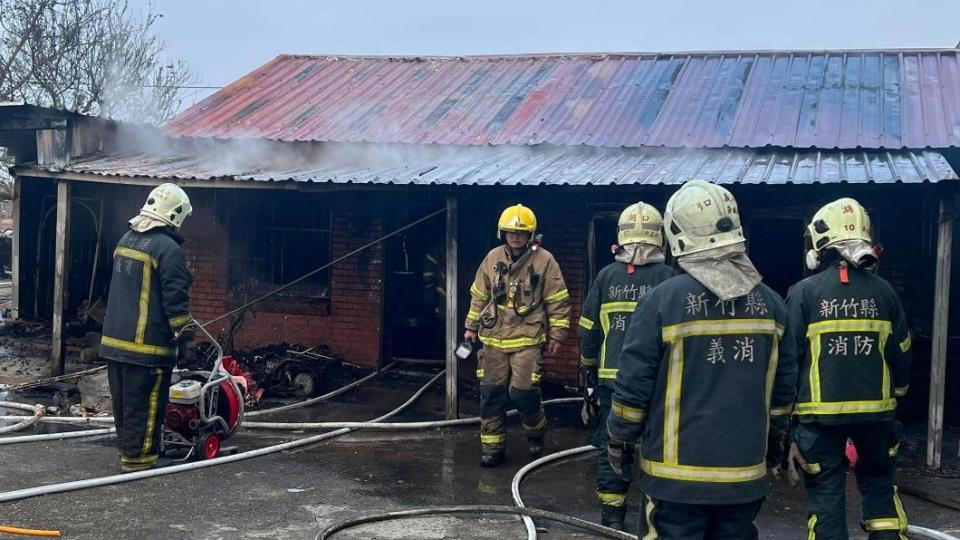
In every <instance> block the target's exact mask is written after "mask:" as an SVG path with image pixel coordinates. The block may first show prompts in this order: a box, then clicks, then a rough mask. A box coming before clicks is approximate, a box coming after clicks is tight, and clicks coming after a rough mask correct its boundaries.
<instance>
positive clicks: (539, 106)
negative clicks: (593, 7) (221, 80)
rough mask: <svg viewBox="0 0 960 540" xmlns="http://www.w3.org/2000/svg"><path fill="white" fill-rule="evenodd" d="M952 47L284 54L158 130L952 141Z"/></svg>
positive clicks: (655, 141) (693, 141) (390, 138)
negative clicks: (444, 54)
mask: <svg viewBox="0 0 960 540" xmlns="http://www.w3.org/2000/svg"><path fill="white" fill-rule="evenodd" d="M958 52H960V51H957V50H954V49H944V50H892V51H834V52H799V51H796V52H724V53H720V52H710V53H689V54H603V55H586V54H579V55H533V56H502V57H491V56H480V57H440V58H419V57H416V58H414V57H336V56H289V55H282V56H278V57H277V58H275V59H274V60H272V61H270V62H269V63H267V64H266V65H264V66H262V67H260V68H259V69H257V70H255V71H253V72H252V73H250V74H249V75H247V76H245V77H243V78H241V79H239V80H238V81H236V82H234V83H233V84H231V85H229V86H227V87H225V88H224V89H222V90H220V91H219V92H217V93H215V94H213V95H212V96H210V97H209V98H207V99H205V100H203V101H201V102H200V103H198V104H197V105H195V106H193V107H191V108H190V109H187V110H186V111H184V112H183V113H181V114H180V115H178V116H176V117H175V118H173V119H172V120H170V122H168V123H167V125H166V130H167V132H168V133H169V134H171V135H176V136H204V137H222V138H246V137H258V138H268V139H275V140H283V141H340V142H376V143H421V144H422V143H440V144H456V145H500V144H513V145H534V144H541V143H547V144H554V145H564V146H569V145H588V146H604V147H643V146H647V147H656V146H663V147H671V148H721V147H749V148H760V147H765V146H778V147H793V148H821V149H834V148H843V149H854V148H865V149H879V148H887V149H896V148H948V147H954V146H957V144H958V142H960V61H958Z"/></svg>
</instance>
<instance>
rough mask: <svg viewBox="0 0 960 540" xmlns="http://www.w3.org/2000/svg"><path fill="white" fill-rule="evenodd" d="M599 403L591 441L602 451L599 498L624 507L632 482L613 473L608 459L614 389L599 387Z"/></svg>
mask: <svg viewBox="0 0 960 540" xmlns="http://www.w3.org/2000/svg"><path fill="white" fill-rule="evenodd" d="M597 401H599V402H600V418H598V421H597V427H596V429H595V430H594V432H593V437H592V439H593V440H592V441H591V444H593V445H594V446H595V447H597V448H599V449H600V452H598V453H597V497H599V498H600V503H601V504H605V505H608V506H617V507H622V506H625V505H626V504H627V491H628V490H629V489H630V482H628V481H626V480H624V479H623V478H620V475H619V474H617V473H615V472H613V467H611V466H610V459H609V457H607V416H608V415H609V414H610V404H611V403H612V401H613V389H612V388H610V387H608V386H606V385H604V384H603V383H600V384H599V385H598V386H597Z"/></svg>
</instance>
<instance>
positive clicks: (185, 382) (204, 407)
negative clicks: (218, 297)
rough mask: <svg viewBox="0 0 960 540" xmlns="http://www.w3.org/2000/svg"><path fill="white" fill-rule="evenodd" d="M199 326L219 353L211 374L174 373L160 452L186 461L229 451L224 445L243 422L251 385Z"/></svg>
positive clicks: (244, 374)
mask: <svg viewBox="0 0 960 540" xmlns="http://www.w3.org/2000/svg"><path fill="white" fill-rule="evenodd" d="M194 324H196V327H197V328H199V329H200V330H201V331H202V332H203V333H204V334H206V336H207V339H209V340H210V342H211V343H212V344H213V346H214V348H215V349H216V351H217V358H216V361H215V362H214V365H213V369H212V370H211V371H187V370H184V371H175V372H174V375H173V376H174V380H175V383H174V384H173V385H172V386H171V387H170V402H169V403H168V404H167V410H166V413H165V415H164V420H163V439H162V442H161V446H160V451H161V453H163V454H170V453H173V452H175V451H177V450H180V451H181V453H185V456H184V457H183V458H182V459H183V460H187V459H190V458H191V457H197V458H199V459H213V458H215V457H217V456H219V455H220V453H221V451H225V450H227V449H226V448H224V447H222V443H223V442H224V441H226V440H227V439H228V438H229V437H230V436H232V435H233V434H234V433H235V432H236V430H237V429H238V428H239V427H240V422H241V421H242V420H243V407H244V401H245V399H246V393H247V389H248V388H249V385H250V383H251V381H249V380H248V379H247V376H248V375H249V374H247V373H244V372H243V371H242V370H241V369H240V367H239V365H238V364H237V363H236V362H235V361H234V360H233V358H231V357H229V356H227V357H224V356H223V349H222V348H221V347H220V344H219V343H217V341H216V340H215V339H213V336H211V335H210V334H209V333H207V331H206V330H205V329H204V328H203V326H201V325H199V324H197V323H196V322H194Z"/></svg>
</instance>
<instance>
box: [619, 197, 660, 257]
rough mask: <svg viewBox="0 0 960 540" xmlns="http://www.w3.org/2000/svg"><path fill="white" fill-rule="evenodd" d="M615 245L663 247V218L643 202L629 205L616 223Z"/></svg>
mask: <svg viewBox="0 0 960 540" xmlns="http://www.w3.org/2000/svg"><path fill="white" fill-rule="evenodd" d="M617 243H618V244H620V245H621V246H625V245H627V244H648V245H651V246H657V247H661V246H663V218H662V217H660V212H658V211H657V209H656V208H654V207H653V206H650V205H649V204H647V203H645V202H638V203H634V204H631V205H630V206H628V207H627V208H626V209H624V211H623V212H622V213H621V214H620V219H619V220H618V221H617Z"/></svg>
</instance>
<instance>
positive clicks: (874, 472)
mask: <svg viewBox="0 0 960 540" xmlns="http://www.w3.org/2000/svg"><path fill="white" fill-rule="evenodd" d="M794 438H795V440H796V442H797V446H798V447H799V449H800V453H801V454H802V455H803V457H804V459H805V460H806V461H807V467H806V469H805V470H804V483H805V484H806V487H807V529H808V530H809V534H808V536H809V538H811V539H814V538H817V539H820V538H823V539H827V538H829V539H830V540H835V539H839V540H845V539H846V538H847V518H846V500H845V488H846V481H847V460H846V455H845V449H846V444H847V439H848V438H849V439H850V440H852V441H853V444H854V446H855V447H856V448H857V464H856V467H855V469H854V471H855V475H856V478H857V487H858V488H859V489H860V497H861V503H862V506H863V519H862V520H861V526H862V527H863V529H864V530H865V531H867V532H868V533H869V538H870V540H879V539H904V540H905V539H906V530H907V516H906V513H905V512H904V510H903V503H902V502H901V501H900V495H899V494H898V493H897V487H896V486H895V485H894V475H895V474H896V461H897V450H898V449H899V446H900V444H899V438H900V427H899V424H898V423H897V422H896V421H895V420H891V421H887V422H877V423H869V424H847V425H826V424H818V423H801V424H799V425H798V426H797V429H796V434H795V436H794Z"/></svg>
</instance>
